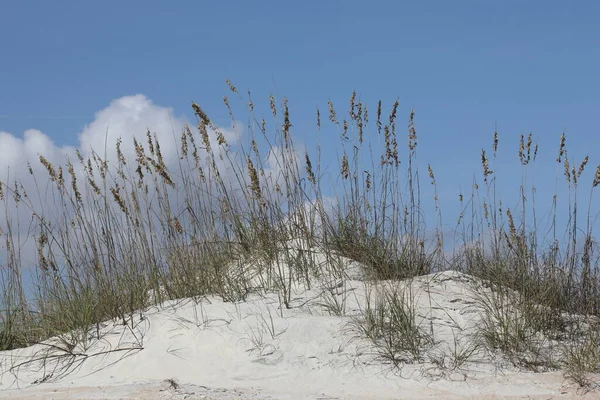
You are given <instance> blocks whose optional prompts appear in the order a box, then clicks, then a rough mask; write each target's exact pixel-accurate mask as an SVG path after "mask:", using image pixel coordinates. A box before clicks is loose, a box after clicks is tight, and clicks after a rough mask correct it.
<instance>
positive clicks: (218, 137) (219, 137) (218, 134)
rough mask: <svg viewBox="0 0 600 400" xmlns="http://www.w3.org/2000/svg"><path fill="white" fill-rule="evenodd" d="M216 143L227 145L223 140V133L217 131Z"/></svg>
mask: <svg viewBox="0 0 600 400" xmlns="http://www.w3.org/2000/svg"><path fill="white" fill-rule="evenodd" d="M217 144H219V145H225V146H227V141H226V140H225V135H223V132H221V131H217Z"/></svg>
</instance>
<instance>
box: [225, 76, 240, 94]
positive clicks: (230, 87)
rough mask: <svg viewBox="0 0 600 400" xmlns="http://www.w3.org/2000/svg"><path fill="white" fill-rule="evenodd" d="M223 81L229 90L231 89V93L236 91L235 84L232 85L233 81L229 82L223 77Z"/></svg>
mask: <svg viewBox="0 0 600 400" xmlns="http://www.w3.org/2000/svg"><path fill="white" fill-rule="evenodd" d="M225 82H226V83H227V86H229V90H231V91H232V92H233V93H237V92H238V91H237V88H236V87H235V86H233V83H231V81H230V80H229V79H225Z"/></svg>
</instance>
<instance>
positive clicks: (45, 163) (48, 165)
mask: <svg viewBox="0 0 600 400" xmlns="http://www.w3.org/2000/svg"><path fill="white" fill-rule="evenodd" d="M39 158H40V163H42V165H43V166H44V167H46V171H48V175H50V181H52V182H54V181H56V170H55V169H54V166H53V165H52V164H51V163H50V162H49V161H48V160H46V158H45V157H44V156H42V155H40V157H39Z"/></svg>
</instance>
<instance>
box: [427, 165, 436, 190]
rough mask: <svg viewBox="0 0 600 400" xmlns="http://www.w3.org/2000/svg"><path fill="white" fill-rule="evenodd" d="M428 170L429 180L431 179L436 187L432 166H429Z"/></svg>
mask: <svg viewBox="0 0 600 400" xmlns="http://www.w3.org/2000/svg"><path fill="white" fill-rule="evenodd" d="M427 170H428V171H429V178H431V184H432V185H434V186H435V176H434V175H433V169H432V168H431V164H427Z"/></svg>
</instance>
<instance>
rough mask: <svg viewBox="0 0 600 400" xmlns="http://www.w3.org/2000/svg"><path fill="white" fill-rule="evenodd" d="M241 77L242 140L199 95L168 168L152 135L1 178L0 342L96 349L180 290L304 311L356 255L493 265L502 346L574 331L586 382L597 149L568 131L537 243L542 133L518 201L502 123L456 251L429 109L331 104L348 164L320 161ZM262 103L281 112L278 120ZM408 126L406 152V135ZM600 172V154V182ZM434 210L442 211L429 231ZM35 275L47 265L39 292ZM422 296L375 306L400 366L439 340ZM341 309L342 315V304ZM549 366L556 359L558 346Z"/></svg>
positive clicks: (517, 354)
mask: <svg viewBox="0 0 600 400" xmlns="http://www.w3.org/2000/svg"><path fill="white" fill-rule="evenodd" d="M227 83H228V85H229V89H230V92H231V96H232V98H233V99H234V100H235V104H238V106H237V107H238V108H236V107H235V104H234V100H230V99H229V98H228V97H227V96H226V97H224V98H223V101H224V106H225V107H226V108H227V110H228V112H229V114H230V116H231V119H232V124H239V122H238V120H237V119H236V115H237V113H238V112H240V109H241V110H242V112H243V113H244V114H245V115H246V116H247V120H248V121H249V123H248V127H247V135H246V139H243V138H241V137H240V138H237V139H236V140H235V142H233V143H229V142H228V139H227V137H228V134H226V132H224V130H222V129H220V128H219V127H218V126H217V125H216V124H215V123H214V122H213V121H212V120H211V118H210V117H209V116H208V115H207V114H206V113H205V112H204V111H203V109H202V107H201V106H200V105H198V104H196V103H193V104H192V110H193V112H194V114H195V117H196V126H195V127H186V128H185V129H184V131H183V132H180V136H179V137H178V139H176V140H177V148H178V156H179V157H178V160H177V161H176V162H173V163H169V164H168V165H167V162H166V161H165V159H164V158H163V155H162V153H161V144H160V143H159V142H158V140H157V138H156V135H153V134H152V133H151V132H146V134H145V135H143V133H142V136H139V134H140V133H139V132H138V133H137V134H138V136H136V138H135V139H133V147H134V149H135V156H134V157H127V156H125V154H124V153H123V151H122V150H121V146H122V142H121V140H119V141H118V142H117V143H114V144H113V145H114V148H107V149H104V154H99V153H96V152H92V153H90V154H89V155H87V156H85V157H84V156H83V155H82V154H80V153H77V160H66V162H65V164H64V165H53V164H52V163H50V162H49V161H48V160H46V158H44V155H40V157H39V162H40V165H41V166H42V167H43V169H44V170H45V176H39V169H37V168H36V169H34V168H32V167H30V166H29V167H28V166H25V165H24V168H28V170H29V172H30V174H31V175H32V177H33V179H32V181H34V182H36V185H35V186H34V187H31V188H26V187H25V186H24V185H22V184H21V183H19V182H16V183H11V181H10V180H7V181H6V182H0V200H1V201H2V202H3V207H4V211H5V218H4V222H3V225H2V226H0V237H1V238H2V240H3V244H4V250H3V253H4V256H5V257H3V260H5V261H4V262H5V264H4V265H2V266H1V268H0V273H1V281H2V285H3V287H2V289H3V291H2V297H1V298H0V350H8V349H15V348H19V347H24V346H27V345H30V344H33V343H39V342H41V341H43V340H45V339H47V338H49V337H52V336H56V335H59V336H61V337H63V338H64V340H66V341H67V342H68V343H69V346H67V347H68V348H73V347H74V346H83V347H84V348H85V347H86V346H87V343H89V342H90V341H92V340H94V339H95V338H98V337H99V335H100V324H101V323H102V322H103V321H106V320H116V321H120V322H121V323H122V324H124V325H127V324H132V323H133V322H132V321H133V318H134V316H136V315H140V316H143V310H144V309H146V308H147V307H149V306H151V305H154V304H157V303H160V302H163V301H165V300H171V299H179V298H187V297H192V298H197V297H200V296H206V295H215V296H220V297H221V298H222V299H223V300H225V301H231V302H237V301H243V300H244V299H246V298H247V296H248V295H250V294H254V293H257V294H261V293H268V292H276V293H278V294H279V298H280V301H281V304H282V306H283V307H287V308H289V307H291V306H292V305H291V299H292V297H291V296H292V292H293V290H294V288H295V287H297V286H298V285H307V286H308V287H310V286H311V284H312V282H313V280H314V278H315V277H318V276H323V275H330V276H331V275H333V276H335V277H343V276H344V274H345V272H346V271H344V270H343V268H341V267H339V265H340V264H339V263H336V262H335V260H336V259H338V258H339V256H344V257H348V258H350V259H353V260H356V261H359V262H360V263H362V264H363V265H364V271H363V274H364V279H365V281H366V282H377V281H382V280H391V281H398V280H402V279H405V278H412V277H416V276H420V275H426V274H429V273H431V272H434V271H441V270H444V269H449V268H453V269H457V270H461V271H463V272H466V273H469V274H471V275H474V276H476V277H479V278H481V279H482V280H483V281H484V282H486V285H487V286H489V287H492V288H493V289H494V296H493V297H488V298H482V299H481V304H482V307H483V309H484V310H485V315H486V319H484V323H483V324H482V325H481V327H480V329H481V333H482V335H481V337H482V338H484V340H485V341H486V343H487V345H488V347H489V348H490V349H500V350H501V351H502V352H504V353H505V354H507V355H509V356H511V357H512V359H513V360H515V359H517V358H522V357H521V356H522V354H523V353H524V352H526V351H525V350H524V349H526V350H527V352H530V353H531V354H533V353H535V354H536V357H537V358H536V360H539V359H541V358H540V357H538V356H539V355H540V354H541V349H540V348H539V346H538V347H536V345H537V344H536V343H538V342H536V343H533V341H534V339H535V340H538V339H539V337H540V336H539V335H540V334H541V335H545V336H544V337H545V338H546V339H547V340H554V339H556V338H559V337H564V338H566V343H568V348H566V349H565V354H566V355H567V356H566V357H565V358H564V359H563V362H564V364H565V365H566V367H567V368H569V369H570V370H571V371H572V375H573V376H577V377H578V378H577V379H580V380H581V381H582V382H583V374H584V373H585V372H587V371H592V370H595V369H596V368H598V364H597V360H596V359H595V358H594V359H593V360H594V361H593V362H590V361H589V359H584V358H583V357H581V356H580V354H581V349H582V348H584V347H582V346H589V343H592V342H590V340H592V339H593V338H595V337H597V332H598V327H597V324H596V323H595V322H591V321H595V319H594V318H595V317H597V316H598V314H599V312H600V309H599V307H600V291H599V290H600V285H599V284H598V282H599V281H598V278H599V277H598V257H597V246H596V242H595V240H594V238H593V236H592V232H593V223H592V215H591V211H590V209H588V210H587V213H588V215H587V224H586V225H585V226H583V227H582V226H579V225H578V221H579V220H580V216H579V214H580V213H581V210H580V208H581V205H580V198H579V196H578V193H579V191H580V190H581V187H580V186H582V187H588V188H589V185H587V184H585V183H584V182H582V181H580V178H581V176H582V173H583V171H584V169H585V168H586V166H587V163H588V158H587V157H586V158H585V159H584V160H583V161H581V162H580V163H579V164H578V165H577V166H571V164H570V163H572V162H573V161H572V160H571V161H570V160H569V158H568V157H567V149H566V142H565V136H564V135H563V136H562V137H561V141H560V146H559V152H558V157H557V166H558V167H557V168H560V169H557V175H556V193H555V195H554V198H553V202H554V203H553V205H554V208H553V213H554V214H553V216H551V218H550V220H551V222H552V225H551V229H550V232H552V236H551V240H550V242H549V244H548V243H543V242H542V243H540V239H541V238H542V236H543V235H541V233H542V232H541V231H540V228H539V221H538V220H537V214H536V212H535V211H536V206H535V185H533V184H530V182H533V181H530V180H529V179H530V176H529V174H528V171H529V168H531V165H532V164H533V163H534V162H535V160H536V156H537V151H538V147H537V145H534V144H533V141H532V137H531V135H529V136H528V137H525V136H521V141H520V144H519V149H518V150H519V152H518V154H519V160H520V163H521V165H522V168H523V173H522V186H521V188H520V197H521V202H520V204H519V207H517V208H516V209H511V208H508V207H506V206H505V205H504V204H502V200H501V196H500V195H499V193H498V190H497V187H496V175H497V171H493V170H492V168H494V164H495V160H496V156H497V151H498V142H499V141H498V134H497V133H495V134H494V137H493V147H492V155H493V158H492V160H489V159H488V154H489V153H488V152H486V151H485V150H482V153H481V155H480V159H481V164H482V172H483V175H481V180H480V179H475V181H474V184H473V190H472V193H471V194H470V198H466V199H465V198H464V197H463V195H462V194H461V195H460V199H459V201H460V204H461V207H462V209H463V212H462V214H461V218H460V219H459V221H458V223H457V226H456V229H457V231H458V232H462V243H460V244H459V246H455V248H454V249H455V250H454V254H453V256H452V257H448V256H447V253H445V244H444V243H443V237H444V235H443V226H442V222H441V221H442V214H441V205H440V204H441V203H440V199H439V196H438V192H437V182H436V178H435V175H434V168H433V166H431V165H428V168H427V176H428V178H429V179H428V180H429V183H430V184H431V185H432V187H433V196H434V198H433V200H434V203H433V204H434V208H433V209H432V210H425V209H424V207H423V198H422V194H423V190H422V188H421V183H422V182H421V175H420V173H419V172H420V171H419V167H418V166H419V163H418V160H417V144H418V135H417V129H416V126H415V112H414V111H411V112H410V114H409V116H408V132H407V136H404V135H402V136H399V133H398V132H399V129H398V128H397V114H398V107H399V102H398V101H395V102H394V103H393V104H392V105H391V107H390V109H389V110H388V111H386V110H385V109H384V105H383V103H382V102H381V101H379V102H378V103H377V104H376V106H375V107H373V108H369V106H368V105H367V104H364V103H362V102H361V101H359V100H357V96H356V94H355V93H353V94H352V95H351V98H350V104H349V110H348V112H347V113H344V114H340V113H338V112H337V111H336V108H335V107H334V104H333V103H332V102H329V103H328V105H327V108H326V109H325V110H320V109H318V110H317V112H316V128H317V129H318V130H319V131H322V130H323V131H325V130H327V132H329V131H331V130H333V131H334V132H337V135H338V136H339V147H338V148H337V149H335V151H336V154H337V156H338V160H339V164H338V165H329V164H326V165H322V163H323V162H324V161H323V160H322V157H321V154H322V152H323V149H321V148H320V146H319V145H317V146H315V148H312V149H311V148H309V149H308V150H306V151H305V152H300V149H301V148H302V147H301V146H298V145H297V144H296V143H295V142H294V137H293V134H292V126H293V125H292V116H291V112H290V110H289V109H288V102H287V100H286V99H282V100H281V101H280V102H278V101H277V100H276V99H275V98H274V96H270V97H269V99H268V107H265V109H264V110H259V109H258V106H256V105H255V104H254V102H253V100H252V97H251V95H250V94H248V96H243V95H241V94H240V92H239V91H238V90H237V88H236V87H235V86H233V84H231V82H229V81H227ZM262 115H270V117H269V118H268V119H269V121H270V122H267V121H266V120H265V119H264V118H263V117H262ZM405 140H407V142H408V145H407V147H406V148H404V149H403V148H402V146H400V145H399V143H400V142H401V141H402V142H404V141H405ZM96 150H98V149H96ZM327 151H328V152H329V153H331V149H327ZM403 152H405V153H404V156H403V155H402V154H403ZM330 159H331V157H329V158H328V161H329V160H330ZM490 164H492V165H491V166H490ZM327 168H329V169H331V168H334V169H335V170H337V171H338V172H339V173H338V174H337V175H338V179H334V180H333V182H337V184H336V186H335V187H334V188H333V189H331V182H328V181H326V180H325V176H326V174H325V173H324V170H325V169H327ZM559 173H560V175H559ZM561 175H562V176H564V178H561ZM560 179H565V181H566V183H567V187H568V191H567V193H566V194H565V195H566V196H568V200H569V205H568V210H563V209H559V208H558V206H557V204H558V203H557V199H558V197H559V195H560V196H562V195H563V192H562V191H561V190H559V189H558V188H559V180H560ZM46 181H47V182H48V185H47V186H46V185H45V184H42V182H46ZM598 184H600V167H598V169H597V170H596V174H595V177H594V180H593V182H592V185H591V189H590V190H593V188H595V187H597V186H598ZM584 185H585V186H584ZM32 193H35V194H36V196H37V198H35V197H33V198H32V197H30V195H31V194H32ZM331 198H333V201H332V200H331ZM589 201H590V203H591V202H592V192H591V191H590V195H589ZM565 213H568V226H567V238H566V240H563V241H561V238H560V237H559V234H558V233H557V229H558V227H557V224H556V219H557V216H558V215H559V214H560V215H563V216H564V214H565ZM426 216H427V218H429V219H430V220H431V219H433V220H434V221H435V224H434V226H435V228H433V229H431V228H430V229H429V230H428V231H426V230H425V222H426V221H425V217H426ZM23 221H28V228H29V231H27V230H25V228H24V226H23ZM24 232H25V234H24ZM24 237H26V238H27V239H29V240H33V241H34V242H35V247H36V252H37V262H34V263H28V262H26V261H25V260H24V259H23V257H22V254H21V251H22V249H25V246H26V243H29V242H28V241H26V240H25V239H24ZM484 237H487V238H488V239H486V240H483V238H484ZM432 238H433V239H432ZM298 243H304V244H305V245H298ZM303 246H304V247H303ZM315 248H316V249H319V250H320V252H321V253H322V254H325V256H326V257H327V259H328V260H329V261H330V262H329V263H326V266H325V267H324V266H323V265H322V264H319V263H317V262H315V259H314V257H313V253H312V252H313V249H315ZM24 274H28V275H32V276H33V277H34V285H33V289H32V290H30V291H29V292H28V291H27V290H26V289H25V286H26V285H25V278H24ZM515 296H516V298H517V299H516V300H515V299H514V297H515ZM509 298H510V299H509ZM409 303H410V302H409V301H408V300H407V298H406V297H405V296H404V295H401V294H398V293H388V297H387V298H383V300H379V301H375V302H374V303H373V304H372V305H371V306H370V307H368V308H367V310H366V311H365V312H366V314H365V318H364V319H363V321H364V324H363V325H362V327H363V328H364V329H363V331H364V332H366V336H367V337H369V335H371V336H372V338H373V340H374V341H376V342H377V343H378V346H380V347H379V348H380V349H381V351H382V354H383V355H384V356H385V357H384V358H386V359H390V360H394V362H396V361H397V354H398V353H403V352H404V353H405V354H409V355H410V358H411V359H413V360H419V359H420V356H419V347H420V346H421V345H422V344H423V343H425V342H430V339H431V338H429V337H428V336H427V335H426V334H424V333H423V332H421V331H419V330H417V328H416V327H415V326H414V318H413V317H414V309H412V308H411V305H410V304H409ZM507 305H509V306H507ZM506 307H512V308H511V309H510V310H509V309H507V308H506ZM333 308H334V309H335V310H337V311H336V312H338V313H341V312H342V311H341V310H342V308H341V306H340V305H335V307H333ZM514 309H516V310H517V311H515V312H516V314H515V313H513V311H512V310H514ZM566 313H569V314H577V315H579V316H581V318H582V320H583V321H585V323H578V324H575V325H577V327H576V328H575V327H574V324H573V323H572V321H571V322H569V321H567V320H566V319H565V318H564V317H563V316H564V315H565V314H566ZM394 324H396V325H394ZM386 327H387V328H386ZM400 328H402V329H400ZM391 335H394V336H393V337H392V336H391ZM561 335H562V336H561ZM409 336H412V338H411V337H409ZM426 337H427V340H425V338H426ZM582 338H583V339H582ZM382 343H383V345H382ZM385 343H388V344H389V346H386V345H385ZM593 343H595V342H593ZM381 346H383V347H381ZM528 354H529V353H528ZM535 362H537V361H535ZM535 362H534V361H532V360H531V359H530V360H529V361H527V363H528V365H534V364H535ZM515 363H516V364H522V363H519V362H517V361H515ZM527 363H526V364H527ZM542 363H544V365H546V366H548V367H551V366H554V365H555V363H554V361H552V362H550V361H549V360H547V359H544V360H543V361H542ZM536 365H537V364H536Z"/></svg>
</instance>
